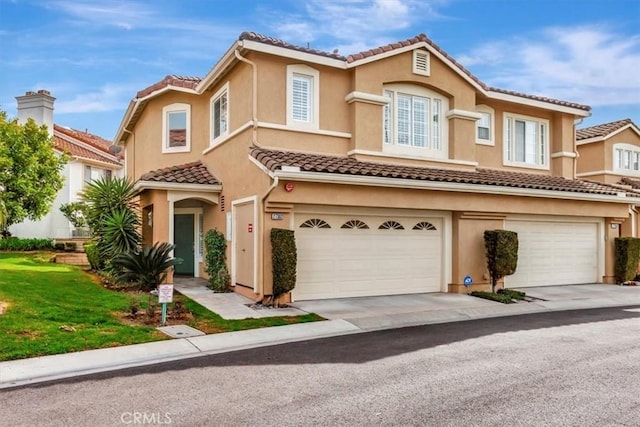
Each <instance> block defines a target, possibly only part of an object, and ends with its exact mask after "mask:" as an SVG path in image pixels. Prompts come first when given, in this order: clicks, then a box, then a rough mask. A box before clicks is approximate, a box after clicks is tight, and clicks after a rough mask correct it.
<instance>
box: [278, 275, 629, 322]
mask: <svg viewBox="0 0 640 427" xmlns="http://www.w3.org/2000/svg"><path fill="white" fill-rule="evenodd" d="M521 290H522V291H524V292H526V294H527V295H528V296H531V297H533V298H535V300H534V301H533V302H521V303H518V304H501V303H498V302H494V301H489V300H485V299H481V298H476V297H472V296H469V295H464V294H450V293H430V294H411V295H390V296H377V297H359V298H336V299H327V300H315V301H297V302H294V303H291V304H290V305H291V306H293V307H295V308H297V309H298V310H302V311H306V312H309V313H316V314H318V315H320V316H322V317H324V318H326V319H332V320H333V319H343V320H346V321H348V322H350V323H353V324H354V325H356V326H358V327H359V328H361V329H364V330H377V329H387V328H396V327H403V326H413V325H421V324H427V323H444V322H453V321H459V320H470V319H476V318H483V317H495V316H508V315H514V314H524V313H533V312H541V311H555V310H572V309H582V308H594V307H611V306H623V305H633V304H640V287H637V286H636V287H629V286H617V285H604V284H593V285H566V286H544V287H535V288H526V289H521Z"/></svg>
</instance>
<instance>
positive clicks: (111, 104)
mask: <svg viewBox="0 0 640 427" xmlns="http://www.w3.org/2000/svg"><path fill="white" fill-rule="evenodd" d="M56 89H62V88H61V87H57V88H56ZM76 90H77V88H76ZM52 93H53V92H52ZM56 93H57V94H59V95H64V94H60V93H59V92H56ZM132 93H135V92H134V89H133V87H132V86H130V85H128V86H123V85H115V84H106V85H103V86H102V87H100V88H99V89H98V90H97V91H93V92H84V93H76V94H75V95H71V94H70V95H71V96H72V97H71V96H69V98H70V99H69V100H65V99H64V98H63V97H62V96H59V98H58V100H57V101H56V104H55V111H56V114H77V113H99V112H105V111H114V110H124V109H125V108H126V107H127V104H128V102H129V99H130V98H131V94H132Z"/></svg>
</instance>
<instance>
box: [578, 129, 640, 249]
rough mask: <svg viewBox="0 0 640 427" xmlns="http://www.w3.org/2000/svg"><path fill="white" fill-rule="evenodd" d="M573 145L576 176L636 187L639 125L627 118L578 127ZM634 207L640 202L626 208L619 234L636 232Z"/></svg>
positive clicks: (639, 169)
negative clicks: (574, 144) (626, 217)
mask: <svg viewBox="0 0 640 427" xmlns="http://www.w3.org/2000/svg"><path fill="white" fill-rule="evenodd" d="M576 146H577V148H578V156H579V157H578V162H577V169H576V172H577V173H576V176H577V177H579V178H583V179H588V180H593V181H598V182H604V183H607V184H613V185H617V186H626V187H627V188H632V189H633V190H636V191H640V128H638V126H637V125H636V124H635V123H634V122H633V121H632V120H631V119H624V120H618V121H615V122H611V123H603V124H600V125H596V126H591V127H588V128H584V129H579V130H578V131H576ZM620 188H625V187H620ZM638 209H640V206H632V207H631V208H630V209H629V219H628V220H627V221H625V222H623V223H622V224H621V227H620V235H621V236H633V237H638V236H639V235H640V232H639V230H638V227H639V226H640V223H639V222H638V220H639V218H638Z"/></svg>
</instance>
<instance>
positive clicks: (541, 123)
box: [504, 114, 549, 169]
mask: <svg viewBox="0 0 640 427" xmlns="http://www.w3.org/2000/svg"><path fill="white" fill-rule="evenodd" d="M504 151H505V156H504V158H505V162H504V163H505V164H506V165H512V166H523V167H529V168H536V169H549V121H548V120H543V119H538V118H534V117H528V116H520V115H515V114H506V115H505V119H504Z"/></svg>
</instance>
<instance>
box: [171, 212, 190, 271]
mask: <svg viewBox="0 0 640 427" xmlns="http://www.w3.org/2000/svg"><path fill="white" fill-rule="evenodd" d="M193 217H194V215H193V214H177V215H175V216H174V217H173V242H174V243H175V245H176V248H175V250H174V251H173V253H174V256H175V257H176V258H182V264H178V265H176V270H175V271H176V274H184V275H188V276H193V262H194V256H195V254H194V249H195V244H194V240H193V235H194V229H193V227H194V221H193Z"/></svg>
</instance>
